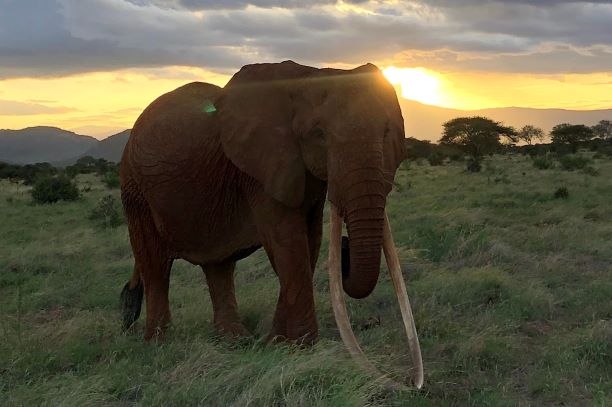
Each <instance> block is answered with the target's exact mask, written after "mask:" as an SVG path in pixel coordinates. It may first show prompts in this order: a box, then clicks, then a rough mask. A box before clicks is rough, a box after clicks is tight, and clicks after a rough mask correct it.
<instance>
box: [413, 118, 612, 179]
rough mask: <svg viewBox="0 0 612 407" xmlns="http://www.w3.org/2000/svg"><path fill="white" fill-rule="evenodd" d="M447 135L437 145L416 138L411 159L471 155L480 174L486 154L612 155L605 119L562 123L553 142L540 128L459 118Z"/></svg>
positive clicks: (611, 132) (610, 128) (611, 125)
mask: <svg viewBox="0 0 612 407" xmlns="http://www.w3.org/2000/svg"><path fill="white" fill-rule="evenodd" d="M443 129H444V130H443V134H442V137H441V138H440V140H439V144H438V145H437V146H434V145H432V144H431V143H427V142H417V141H415V140H414V139H413V141H410V142H409V143H408V145H409V149H410V150H411V156H412V157H413V158H415V157H423V158H427V159H429V160H430V162H431V163H432V164H434V165H435V164H436V163H437V162H439V161H441V160H442V159H444V158H445V157H449V158H451V159H455V158H457V159H459V158H463V156H465V155H467V156H468V157H469V158H468V163H467V168H468V170H470V171H474V172H478V171H480V169H481V162H482V159H483V157H485V156H486V155H490V154H494V153H499V152H503V151H518V152H523V153H529V154H541V153H545V152H550V151H554V152H557V153H561V154H563V153H568V152H572V153H575V152H577V151H578V149H579V148H581V147H588V148H590V149H592V150H599V149H602V150H604V152H605V153H606V154H609V155H612V122H611V121H609V120H601V121H600V122H599V123H597V124H596V125H594V126H590V127H589V126H586V125H584V124H569V123H562V124H558V125H556V126H554V127H553V129H552V130H551V132H550V134H549V135H550V140H551V143H548V144H534V143H537V142H539V143H542V142H543V141H544V139H545V132H544V131H543V130H542V129H541V128H539V127H536V126H532V125H525V126H523V127H522V128H520V129H515V128H514V127H512V126H504V125H503V124H501V123H500V122H496V121H494V120H491V119H489V118H487V117H481V116H474V117H457V118H455V119H451V120H449V121H447V122H446V123H444V125H443Z"/></svg>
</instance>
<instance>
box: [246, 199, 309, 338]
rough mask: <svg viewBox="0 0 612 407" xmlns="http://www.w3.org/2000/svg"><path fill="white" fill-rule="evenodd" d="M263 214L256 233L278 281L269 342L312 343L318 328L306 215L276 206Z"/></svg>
mask: <svg viewBox="0 0 612 407" xmlns="http://www.w3.org/2000/svg"><path fill="white" fill-rule="evenodd" d="M262 212H263V213H262ZM262 212H260V213H259V215H260V216H258V217H257V223H258V230H259V232H260V235H261V237H262V243H263V245H264V248H265V250H266V253H267V254H268V257H269V258H270V262H271V263H272V267H273V268H274V271H275V272H276V274H277V275H278V278H279V282H280V293H279V297H278V303H277V306H276V312H275V314H274V321H273V323H272V330H271V332H270V335H269V337H268V339H269V340H279V339H280V340H289V341H292V342H296V343H300V344H302V343H306V344H310V343H313V342H314V341H315V340H316V339H317V336H318V327H317V320H316V316H315V309H314V296H313V286H312V266H311V262H310V257H311V256H310V251H309V236H308V227H307V224H306V220H305V216H304V215H303V214H302V213H301V211H299V210H295V209H289V208H286V207H281V205H280V204H275V203H272V205H271V207H268V210H265V211H262Z"/></svg>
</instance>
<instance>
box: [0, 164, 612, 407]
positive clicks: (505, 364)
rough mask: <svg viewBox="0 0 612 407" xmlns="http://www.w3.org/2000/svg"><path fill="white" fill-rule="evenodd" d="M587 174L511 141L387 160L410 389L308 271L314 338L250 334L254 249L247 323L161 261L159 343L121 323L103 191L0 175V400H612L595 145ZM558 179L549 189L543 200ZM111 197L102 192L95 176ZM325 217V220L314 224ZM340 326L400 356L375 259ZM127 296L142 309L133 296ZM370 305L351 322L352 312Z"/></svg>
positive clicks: (242, 290)
mask: <svg viewBox="0 0 612 407" xmlns="http://www.w3.org/2000/svg"><path fill="white" fill-rule="evenodd" d="M594 166H595V167H597V168H598V169H599V175H597V176H593V175H588V174H585V173H583V172H580V171H575V172H567V171H562V170H561V169H559V168H555V169H550V170H538V169H536V168H534V167H533V165H532V162H531V160H530V159H529V158H526V157H523V156H518V155H515V156H496V157H493V158H489V159H487V163H486V164H485V167H484V169H483V172H482V173H479V174H471V173H467V172H465V171H464V164H461V163H450V164H447V165H445V166H440V167H430V166H429V164H427V163H422V165H419V164H417V163H414V162H413V163H410V164H408V163H405V164H404V165H403V166H402V168H401V170H400V171H399V172H398V176H397V179H396V181H397V182H396V183H397V186H396V189H395V191H394V192H393V193H392V194H391V195H390V197H389V205H388V208H389V212H390V217H391V221H392V226H393V229H394V233H395V237H396V242H397V245H398V247H399V249H400V251H401V258H402V262H403V265H404V274H405V279H406V281H407V284H408V291H409V294H410V298H411V301H412V305H413V309H414V311H415V318H416V324H417V327H418V331H419V335H420V340H421V345H422V350H423V359H424V364H425V373H426V378H425V387H424V388H423V390H421V391H416V390H408V391H404V392H397V393H390V392H387V391H385V390H384V389H383V388H381V387H380V386H379V385H378V384H377V383H376V382H375V381H373V380H372V378H371V377H369V376H368V374H366V373H364V372H363V371H361V370H360V369H359V368H357V367H356V365H355V364H354V363H353V361H351V359H350V357H349V356H348V354H347V352H346V351H345V349H344V347H343V345H342V343H341V342H340V339H339V337H338V332H337V330H336V327H335V323H334V318H333V315H332V312H331V306H330V303H329V299H328V290H327V275H326V270H325V258H326V255H327V248H326V241H324V242H323V250H322V253H321V258H320V260H319V264H318V267H317V272H316V283H315V290H316V301H317V311H318V321H319V325H320V334H321V335H320V336H321V339H320V341H319V342H318V343H317V344H316V345H315V346H314V347H313V348H309V349H299V348H296V347H292V346H287V345H266V344H265V343H264V342H263V340H262V338H263V337H265V335H266V333H267V331H268V329H269V327H270V325H271V318H272V313H273V310H274V306H275V303H276V296H277V290H278V283H277V279H276V277H275V275H274V273H273V271H272V270H271V268H270V266H269V263H268V261H267V258H266V257H265V254H264V253H263V251H261V250H260V251H258V252H256V253H255V254H254V255H252V256H251V257H250V258H248V259H246V260H244V261H242V262H240V263H239V264H238V267H237V271H236V285H237V296H238V303H239V307H240V309H241V313H242V316H243V318H244V321H245V324H246V326H247V327H248V328H249V329H250V330H251V331H252V332H253V334H254V338H253V339H250V340H243V341H238V342H228V341H226V340H224V339H220V338H217V337H216V336H215V334H214V331H213V329H212V321H211V320H212V314H211V304H210V300H209V298H208V293H207V288H206V285H205V283H204V278H203V273H202V272H201V270H200V269H199V268H197V267H195V266H192V265H190V264H188V263H186V262H183V261H177V262H176V263H175V266H174V268H173V272H172V279H171V289H170V300H171V309H172V312H173V326H172V327H171V329H170V331H169V333H168V335H167V339H166V341H165V342H164V343H161V344H145V343H143V341H142V338H141V334H142V321H143V316H141V319H140V320H139V322H138V325H137V326H136V332H135V333H132V334H122V333H121V332H120V329H119V327H120V317H119V311H118V298H119V293H120V291H121V288H122V287H123V285H124V284H125V282H126V280H127V279H128V277H129V275H130V274H131V272H132V254H131V250H130V246H129V241H128V235H127V230H126V226H125V225H122V226H119V227H118V228H115V229H110V228H106V229H105V228H101V227H100V226H99V225H98V224H96V222H94V221H93V220H90V219H88V215H89V213H90V211H91V210H92V208H93V207H94V206H95V205H96V203H97V202H98V201H99V200H100V198H101V197H103V196H104V195H107V194H108V193H109V191H108V190H106V189H105V187H104V186H103V184H102V183H101V182H100V181H99V180H98V179H97V178H96V177H95V176H94V175H81V176H79V178H78V182H79V185H80V186H81V187H83V186H84V185H88V184H91V190H90V191H88V192H84V193H83V194H82V198H81V199H80V200H78V201H76V202H59V203H56V204H51V205H33V204H31V197H30V193H29V187H25V186H22V185H14V184H9V183H8V182H6V181H2V183H1V184H0V214H1V220H0V335H1V338H0V405H2V406H13V405H23V406H33V405H63V406H84V405H87V406H95V405H143V406H150V405H207V406H215V405H236V406H243V405H256V406H259V405H265V406H269V405H304V406H310V405H337V406H344V405H346V406H353V405H354V406H360V405H370V406H382V405H385V406H386V405H398V406H399V405H411V406H445V405H448V406H470V405H473V406H515V405H534V406H541V405H567V406H591V405H593V406H605V405H610V404H612V161H610V160H595V164H594ZM559 187H566V188H567V189H568V191H569V197H568V198H567V199H555V198H554V197H553V194H554V192H555V190H557V188H559ZM110 193H112V194H113V195H115V196H116V197H118V194H119V192H118V190H116V189H115V190H112V191H110ZM325 232H327V228H326V229H325ZM349 310H350V313H351V315H352V321H354V325H355V330H356V332H357V335H358V337H359V339H360V340H361V343H362V344H363V346H364V348H365V351H366V353H367V354H368V355H370V356H371V357H373V358H374V360H375V363H376V364H377V365H378V366H380V367H381V368H382V369H383V370H386V371H388V372H390V373H391V374H392V375H394V376H395V377H398V378H401V377H405V376H406V370H405V369H406V366H410V360H409V357H408V356H407V355H408V352H407V349H406V342H405V338H404V334H403V332H402V328H401V325H400V316H399V310H398V307H397V304H396V301H395V300H394V295H393V290H392V285H391V283H390V280H389V279H388V277H387V275H386V273H384V272H383V273H382V274H381V281H380V283H379V285H378V287H377V288H376V290H375V292H374V294H373V295H372V296H370V297H369V298H368V299H365V300H361V301H349ZM143 312H144V310H143ZM378 316H379V317H380V325H378V326H374V327H372V328H370V329H367V330H361V329H360V328H359V325H360V321H363V320H366V319H368V318H371V317H378Z"/></svg>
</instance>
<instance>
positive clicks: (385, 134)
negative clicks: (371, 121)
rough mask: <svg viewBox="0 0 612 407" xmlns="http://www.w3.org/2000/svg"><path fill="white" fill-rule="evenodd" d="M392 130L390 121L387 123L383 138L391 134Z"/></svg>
mask: <svg viewBox="0 0 612 407" xmlns="http://www.w3.org/2000/svg"><path fill="white" fill-rule="evenodd" d="M390 131H391V127H390V126H389V122H387V124H385V132H384V134H383V138H387V135H388V134H389V132H390Z"/></svg>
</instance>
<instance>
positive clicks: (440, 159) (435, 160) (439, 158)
mask: <svg viewBox="0 0 612 407" xmlns="http://www.w3.org/2000/svg"><path fill="white" fill-rule="evenodd" d="M427 161H429V165H431V166H437V165H443V164H444V155H443V154H442V153H440V152H438V151H436V152H433V153H431V154H430V155H429V157H427Z"/></svg>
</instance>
